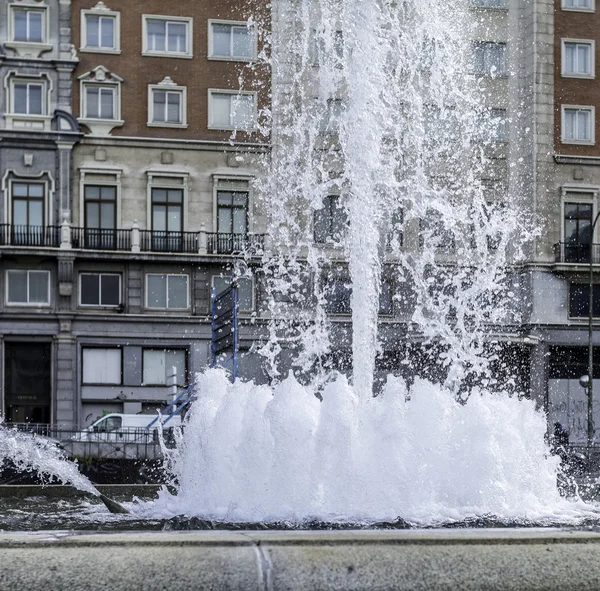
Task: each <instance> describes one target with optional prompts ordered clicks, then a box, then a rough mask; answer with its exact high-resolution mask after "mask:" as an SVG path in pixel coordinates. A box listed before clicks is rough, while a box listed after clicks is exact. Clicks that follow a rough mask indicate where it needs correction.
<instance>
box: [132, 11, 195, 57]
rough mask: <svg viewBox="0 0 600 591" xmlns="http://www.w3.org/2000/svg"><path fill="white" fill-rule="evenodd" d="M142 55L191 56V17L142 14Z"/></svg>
mask: <svg viewBox="0 0 600 591" xmlns="http://www.w3.org/2000/svg"><path fill="white" fill-rule="evenodd" d="M142 19H143V21H142V22H143V29H144V38H143V47H142V53H143V55H150V56H151V55H158V56H168V57H184V58H191V57H192V19H191V18H178V17H157V16H155V15H152V16H150V15H143V16H142Z"/></svg>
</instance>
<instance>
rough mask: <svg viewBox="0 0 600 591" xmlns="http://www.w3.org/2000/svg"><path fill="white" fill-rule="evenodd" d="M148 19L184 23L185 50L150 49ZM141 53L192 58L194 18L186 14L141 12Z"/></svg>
mask: <svg viewBox="0 0 600 591" xmlns="http://www.w3.org/2000/svg"><path fill="white" fill-rule="evenodd" d="M148 21H165V23H167V24H168V23H170V22H171V23H178V24H181V23H183V24H185V25H186V44H187V49H186V51H185V52H179V51H169V50H168V49H164V50H155V49H150V48H149V44H148ZM165 41H166V43H165V47H166V46H167V45H168V32H165ZM142 55H143V56H146V57H169V58H176V59H192V58H193V57H194V19H193V18H192V17H187V16H170V15H169V16H167V15H160V14H142Z"/></svg>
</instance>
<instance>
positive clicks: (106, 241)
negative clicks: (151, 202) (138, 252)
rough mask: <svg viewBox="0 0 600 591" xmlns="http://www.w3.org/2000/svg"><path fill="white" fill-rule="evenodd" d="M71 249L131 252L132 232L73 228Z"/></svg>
mask: <svg viewBox="0 0 600 591" xmlns="http://www.w3.org/2000/svg"><path fill="white" fill-rule="evenodd" d="M71 248H83V249H86V250H131V230H112V229H105V228H71Z"/></svg>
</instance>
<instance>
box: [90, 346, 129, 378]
mask: <svg viewBox="0 0 600 591" xmlns="http://www.w3.org/2000/svg"><path fill="white" fill-rule="evenodd" d="M82 357H83V383H84V384H117V385H118V384H120V383H121V349H119V348H116V347H114V348H110V349H99V348H95V347H94V348H91V347H90V348H84V349H83V350H82Z"/></svg>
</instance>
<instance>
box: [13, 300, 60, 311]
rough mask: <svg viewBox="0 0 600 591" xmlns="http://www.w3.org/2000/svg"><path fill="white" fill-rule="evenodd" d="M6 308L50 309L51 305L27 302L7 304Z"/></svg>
mask: <svg viewBox="0 0 600 591" xmlns="http://www.w3.org/2000/svg"><path fill="white" fill-rule="evenodd" d="M6 307H7V308H8V307H10V308H40V309H43V308H50V304H49V303H48V304H28V303H26V302H8V301H7V302H6Z"/></svg>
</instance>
